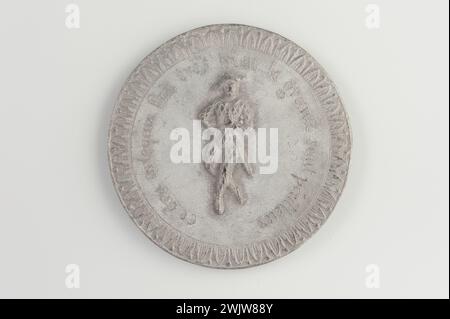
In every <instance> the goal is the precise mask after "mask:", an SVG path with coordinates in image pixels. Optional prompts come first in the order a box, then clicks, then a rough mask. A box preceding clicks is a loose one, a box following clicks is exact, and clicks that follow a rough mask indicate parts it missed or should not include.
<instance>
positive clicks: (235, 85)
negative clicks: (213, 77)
mask: <svg viewBox="0 0 450 319" xmlns="http://www.w3.org/2000/svg"><path fill="white" fill-rule="evenodd" d="M222 90H223V93H224V95H225V96H226V97H228V98H235V97H237V95H238V94H239V81H238V80H235V79H227V80H225V81H224V82H223V85H222Z"/></svg>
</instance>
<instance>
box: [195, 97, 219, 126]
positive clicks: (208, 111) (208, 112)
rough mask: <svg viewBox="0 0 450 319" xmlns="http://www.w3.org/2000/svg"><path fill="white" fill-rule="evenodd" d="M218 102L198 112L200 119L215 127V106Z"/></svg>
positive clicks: (205, 123)
mask: <svg viewBox="0 0 450 319" xmlns="http://www.w3.org/2000/svg"><path fill="white" fill-rule="evenodd" d="M215 105H216V103H213V104H209V105H207V106H205V107H204V108H203V109H202V110H201V112H200V113H199V114H198V118H199V120H201V121H202V123H203V124H204V125H205V126H207V127H215V126H216V117H215V114H214V107H215Z"/></svg>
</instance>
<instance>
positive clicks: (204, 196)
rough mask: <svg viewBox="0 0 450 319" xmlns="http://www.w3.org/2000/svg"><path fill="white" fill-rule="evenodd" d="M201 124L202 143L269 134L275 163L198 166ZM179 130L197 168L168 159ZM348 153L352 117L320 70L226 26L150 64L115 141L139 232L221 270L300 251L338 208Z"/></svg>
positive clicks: (155, 56) (123, 104)
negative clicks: (208, 135) (216, 137)
mask: <svg viewBox="0 0 450 319" xmlns="http://www.w3.org/2000/svg"><path fill="white" fill-rule="evenodd" d="M227 96H231V98H227ZM195 120H197V121H200V123H201V127H200V128H201V131H202V132H203V131H205V130H206V129H207V127H208V126H210V125H211V126H213V125H214V124H215V125H218V126H220V129H222V130H223V129H224V128H225V127H231V126H232V124H230V123H234V124H233V125H234V127H242V128H248V127H252V128H254V129H255V130H257V129H258V138H259V137H260V134H259V129H265V130H266V131H267V134H266V140H265V141H267V144H266V145H265V146H266V148H265V153H266V155H269V154H270V155H271V156H272V157H269V159H268V158H267V157H264V156H261V158H259V154H258V161H257V162H256V163H255V164H252V165H251V166H247V165H246V164H245V163H241V164H238V163H236V164H223V165H208V164H207V163H205V161H204V160H203V158H201V160H200V162H198V156H197V155H198V152H196V151H195V150H194V148H195V145H197V146H198V144H196V142H195V140H194V138H193V136H194V135H195V124H194V123H195ZM197 123H198V122H197ZM239 123H240V124H239ZM180 128H184V129H185V130H184V132H186V131H187V132H188V133H189V136H188V138H189V141H191V144H190V145H189V150H190V153H189V154H188V158H189V159H191V162H189V163H185V162H183V163H177V162H176V161H174V160H173V158H172V157H171V155H173V148H174V144H175V143H177V141H175V140H173V136H172V135H174V132H180ZM271 128H272V129H274V128H275V129H276V130H277V134H278V136H277V140H276V141H277V142H276V143H277V150H275V146H272V144H270V137H271V136H273V135H272V134H269V133H272V131H270V129H271ZM197 129H198V127H197ZM175 135H176V134H175ZM269 135H270V136H269ZM180 136H181V135H180ZM171 137H172V138H171ZM205 143H206V140H203V141H202V144H201V147H204V144H205ZM258 143H259V140H258ZM259 147H262V144H261V145H260V144H258V149H259ZM350 149H351V136H350V130H349V126H348V121H347V116H346V113H345V110H344V108H343V106H342V102H341V100H340V98H339V95H338V93H337V92H336V88H335V86H334V84H333V83H332V81H331V80H330V79H329V78H328V76H327V74H326V72H325V71H324V70H323V68H322V67H321V66H320V65H319V64H318V63H317V62H316V61H315V60H314V59H313V58H312V57H311V56H310V55H309V54H308V53H307V52H306V51H305V50H304V49H302V48H301V47H299V46H298V45H296V44H295V43H293V42H291V41H289V40H287V39H285V38H283V37H282V36H280V35H278V34H275V33H273V32H270V31H266V30H262V29H259V28H255V27H250V26H244V25H228V24H224V25H212V26H205V27H201V28H198V29H195V30H191V31H188V32H186V33H184V34H181V35H179V36H177V37H175V38H173V39H171V40H170V41H168V42H166V43H164V44H163V45H162V46H161V47H159V48H158V49H156V50H155V51H153V52H152V53H150V54H149V55H148V56H147V57H145V58H144V60H143V61H142V62H141V63H140V64H139V65H138V66H137V68H136V69H135V70H134V71H133V72H132V74H131V75H130V77H129V78H128V80H127V81H126V83H125V85H124V86H123V88H122V91H121V93H120V95H119V97H118V100H117V103H116V105H115V108H114V111H113V115H112V120H111V126H110V132H109V140H108V152H109V164H110V169H111V174H112V178H113V183H114V186H115V188H116V190H117V193H118V195H119V197H120V200H121V202H122V204H123V206H124V207H125V209H126V211H127V212H128V214H129V215H130V217H131V218H132V219H133V221H134V222H135V223H136V225H137V226H138V227H139V228H140V229H141V230H142V231H143V232H144V233H145V234H146V235H147V236H148V238H150V239H151V240H152V241H153V242H154V243H156V244H157V245H158V246H159V247H161V248H163V249H165V250H166V251H167V252H169V253H171V254H172V255H174V256H176V257H179V258H181V259H183V260H186V261H189V262H192V263H195V264H199V265H204V266H210V267H216V268H244V267H250V266H256V265H260V264H264V263H266V262H269V261H272V260H274V259H277V258H279V257H281V256H284V255H286V254H288V253H289V252H291V251H293V250H294V249H296V248H297V247H299V246H300V245H301V244H302V243H303V242H304V241H305V240H306V239H308V238H309V237H310V236H311V235H312V234H313V233H314V232H315V231H316V230H317V229H318V228H319V227H320V226H321V225H322V224H323V223H324V222H325V220H326V219H327V218H328V216H329V215H330V214H331V212H332V210H333V208H334V206H335V204H336V202H337V200H338V199H339V196H340V194H341V192H342V189H343V187H344V184H345V181H346V177H347V171H348V166H349V160H350ZM184 150H185V149H184ZM197 150H198V147H197ZM275 151H276V156H277V160H276V163H275V155H274V154H275ZM270 152H272V154H271V153H270ZM194 153H195V154H194ZM196 154H197V155H196ZM262 155H264V154H262ZM196 156H197V161H196V160H195V157H196ZM185 158H186V157H185ZM275 166H276V167H275ZM263 167H266V168H270V167H271V169H266V173H262V172H263V170H262V169H261V168H263ZM274 167H275V169H274ZM267 171H269V173H267ZM270 171H271V172H270Z"/></svg>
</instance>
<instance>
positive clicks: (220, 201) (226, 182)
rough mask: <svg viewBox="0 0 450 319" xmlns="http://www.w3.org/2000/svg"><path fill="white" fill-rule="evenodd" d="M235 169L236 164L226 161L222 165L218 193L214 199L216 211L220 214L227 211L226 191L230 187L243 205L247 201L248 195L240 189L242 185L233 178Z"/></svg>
mask: <svg viewBox="0 0 450 319" xmlns="http://www.w3.org/2000/svg"><path fill="white" fill-rule="evenodd" d="M233 171H234V164H231V163H224V164H221V165H220V168H219V176H218V182H217V193H216V198H215V201H214V206H215V209H216V212H217V213H218V214H219V215H221V214H223V213H224V212H225V201H224V197H225V191H226V190H227V189H230V190H231V191H232V192H233V193H234V194H235V196H236V197H237V200H238V201H239V203H240V204H241V205H242V204H245V202H246V201H247V196H246V195H245V193H244V192H243V191H242V190H241V189H240V187H239V186H238V185H236V183H235V182H234V180H233Z"/></svg>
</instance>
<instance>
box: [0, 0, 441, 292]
mask: <svg viewBox="0 0 450 319" xmlns="http://www.w3.org/2000/svg"><path fill="white" fill-rule="evenodd" d="M72 2H73V3H76V4H78V5H79V7H80V11H81V28H80V29H77V30H68V29H67V28H66V27H65V23H64V21H65V17H66V13H65V6H66V4H68V3H70V2H69V1H56V0H55V1H31V0H30V1H9V2H6V1H2V3H1V5H0V34H1V37H0V39H1V60H0V70H1V72H0V84H1V104H0V136H1V137H0V140H1V147H2V152H1V156H0V165H1V170H2V173H1V176H2V178H1V183H0V194H1V195H0V196H1V201H0V213H1V220H0V254H1V255H0V256H1V257H0V297H64V298H65V297H153V298H155V297H156V298H169V297H182V298H195V297H255V298H257V297H267V298H270V297H287V298H299V297H306V298H313V297H324V298H327V297H344V298H345V297H356V298H370V297H446V298H448V296H449V290H448V282H449V278H448V274H449V272H448V271H449V263H448V262H449V256H448V243H449V228H448V227H449V226H448V225H449V224H448V202H449V197H448V186H449V181H448V164H449V158H448V154H449V153H448V134H449V122H448V113H449V101H448V84H449V83H448V79H449V78H448V55H449V51H448V19H449V17H448V2H447V1H410V0H403V1H387V0H386V1H372V3H376V4H379V5H380V10H381V11H380V17H381V26H380V29H378V30H368V29H367V28H366V27H365V18H366V12H365V6H366V4H368V3H370V2H366V1H360V0H354V1H332V0H329V1H317V0H315V1H312V0H311V1H262V0H253V1H243V0H233V1H232V0H227V1H211V0H204V1H181V0H180V1H173V0H164V1H106V0H102V1H87V0H84V1H80V0H78V1H72ZM213 23H242V24H249V25H254V26H258V27H261V28H264V29H268V30H271V31H274V32H277V33H279V34H281V35H283V36H286V37H287V38H289V39H291V40H293V41H295V42H297V43H298V44H299V45H301V46H302V47H304V48H305V49H306V50H308V51H309V52H310V53H311V54H312V55H313V56H314V57H315V58H316V59H317V60H318V61H319V62H320V63H321V64H322V65H323V66H324V67H325V69H326V70H327V71H328V73H329V74H330V76H331V78H332V79H333V80H334V81H335V83H336V84H337V87H338V89H339V91H340V94H341V96H342V98H343V100H344V102H345V106H346V109H347V111H348V113H349V115H350V120H351V125H352V130H353V141H354V147H353V153H352V163H351V170H350V175H349V180H348V183H347V187H346V189H345V190H344V193H343V196H342V198H341V200H340V202H339V203H338V205H337V207H336V209H335V211H334V213H333V214H332V216H331V218H330V219H329V220H328V222H327V223H326V225H325V226H324V227H323V228H322V229H321V230H320V231H319V232H318V233H317V234H316V235H315V236H313V238H312V239H311V240H310V241H308V242H307V243H306V244H305V245H304V246H303V247H302V248H300V249H299V250H297V251H295V252H294V253H292V254H290V255H289V256H287V257H284V258H282V259H280V260H279V261H276V262H273V263H270V264H267V265H264V266H260V267H257V268H251V269H247V270H237V271H224V270H214V269H208V268H204V267H199V266H195V265H191V264H189V263H186V262H183V261H180V260H178V259H176V258H174V257H172V256H171V255H169V254H167V253H165V252H164V251H162V250H161V249H159V248H158V247H156V245H154V244H153V243H152V242H150V241H149V240H148V239H147V238H146V237H145V236H144V235H143V234H142V233H141V232H140V231H139V230H138V229H137V228H136V227H135V226H134V224H133V223H132V222H131V220H130V219H129V218H128V216H127V215H126V213H125V211H124V210H123V209H122V207H121V206H120V203H119V200H118V198H117V196H116V194H115V192H114V190H113V187H112V183H111V181H110V177H109V172H108V167H107V158H106V136H107V128H108V121H109V116H110V113H111V110H112V106H113V103H114V100H115V98H116V96H117V94H118V92H119V89H120V87H121V85H122V84H123V82H124V81H125V79H126V77H127V76H128V74H129V73H130V72H131V71H132V69H133V68H134V67H135V66H136V65H137V64H138V62H139V61H140V60H141V59H142V58H143V57H144V56H145V55H146V54H148V53H149V52H150V51H152V50H153V49H155V48H156V47H157V46H159V45H160V44H162V43H163V42H165V41H166V40H168V39H169V38H171V37H173V36H175V35H177V34H179V33H181V32H184V31H186V30H189V29H192V28H195V27H198V26H202V25H207V24H213ZM70 263H76V264H78V265H79V266H80V268H81V278H80V279H81V287H80V288H79V289H67V288H66V287H65V277H66V274H65V266H66V265H67V264H70ZM368 264H377V265H378V266H379V268H380V288H379V289H368V288H366V285H365V279H366V276H367V273H366V271H365V268H366V266H367V265H368Z"/></svg>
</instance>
